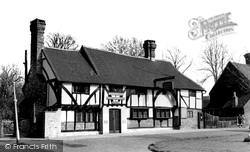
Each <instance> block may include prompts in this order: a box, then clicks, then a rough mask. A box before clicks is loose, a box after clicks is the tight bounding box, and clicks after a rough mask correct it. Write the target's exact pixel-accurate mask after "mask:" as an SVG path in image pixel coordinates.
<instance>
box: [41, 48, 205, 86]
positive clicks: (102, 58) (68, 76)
mask: <svg viewBox="0 0 250 152" xmlns="http://www.w3.org/2000/svg"><path fill="white" fill-rule="evenodd" d="M43 52H44V54H45V56H46V58H47V59H48V62H50V64H51V65H52V68H53V70H54V71H55V73H56V77H57V79H58V80H59V81H67V82H82V83H83V82H84V83H99V84H118V85H127V86H141V87H154V84H153V80H154V79H156V78H162V77H167V76H175V79H174V80H173V81H174V85H175V88H179V89H194V90H204V89H203V88H202V87H201V86H199V85H198V84H196V83H195V82H193V81H192V80H191V79H189V78H187V77H186V76H184V75H183V74H181V73H180V72H179V71H177V70H176V69H175V68H174V67H173V65H172V64H171V63H169V62H166V61H158V60H156V61H151V60H149V59H146V58H140V57H131V56H127V55H121V54H117V53H112V52H107V51H102V50H97V49H92V48H87V47H82V48H81V50H80V51H77V52H76V51H66V50H57V49H51V48H45V49H44V51H43ZM157 84H158V83H157ZM159 85H160V84H159Z"/></svg>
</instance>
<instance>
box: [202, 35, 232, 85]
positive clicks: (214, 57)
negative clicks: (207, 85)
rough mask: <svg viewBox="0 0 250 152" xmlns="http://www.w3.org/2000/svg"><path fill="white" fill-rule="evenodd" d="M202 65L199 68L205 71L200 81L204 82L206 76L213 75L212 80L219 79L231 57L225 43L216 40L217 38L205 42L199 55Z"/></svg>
mask: <svg viewBox="0 0 250 152" xmlns="http://www.w3.org/2000/svg"><path fill="white" fill-rule="evenodd" d="M201 59H202V63H203V65H202V66H203V67H202V68H200V70H202V71H204V72H205V73H206V75H205V77H204V79H203V80H201V83H204V82H205V81H206V80H207V79H208V78H210V77H213V79H214V82H215V83H216V81H217V80H218V79H219V76H220V75H221V73H222V71H223V69H224V68H225V66H226V64H227V62H228V61H229V60H231V59H232V57H231V55H229V52H228V49H227V45H225V44H223V43H222V42H218V40H217V39H215V40H213V41H210V42H208V43H207V46H206V48H205V49H204V51H203V54H202V56H201Z"/></svg>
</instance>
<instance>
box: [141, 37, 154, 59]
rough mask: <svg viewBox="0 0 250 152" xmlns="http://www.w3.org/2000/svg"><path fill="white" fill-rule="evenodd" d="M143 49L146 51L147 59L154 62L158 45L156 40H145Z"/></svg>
mask: <svg viewBox="0 0 250 152" xmlns="http://www.w3.org/2000/svg"><path fill="white" fill-rule="evenodd" d="M143 48H144V51H145V58H149V59H150V60H154V58H155V49H156V44H155V41H154V40H145V41H144V44H143Z"/></svg>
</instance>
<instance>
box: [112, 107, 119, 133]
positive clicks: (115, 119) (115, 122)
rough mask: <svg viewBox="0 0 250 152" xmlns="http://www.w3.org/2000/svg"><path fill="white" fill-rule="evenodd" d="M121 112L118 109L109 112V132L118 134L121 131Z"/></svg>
mask: <svg viewBox="0 0 250 152" xmlns="http://www.w3.org/2000/svg"><path fill="white" fill-rule="evenodd" d="M120 130H121V111H120V110H119V109H110V110H109V132H110V133H120V132H121V131H120Z"/></svg>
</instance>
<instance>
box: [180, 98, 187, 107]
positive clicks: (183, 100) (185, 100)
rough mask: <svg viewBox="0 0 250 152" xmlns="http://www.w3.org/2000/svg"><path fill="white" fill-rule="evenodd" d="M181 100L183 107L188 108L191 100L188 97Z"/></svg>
mask: <svg viewBox="0 0 250 152" xmlns="http://www.w3.org/2000/svg"><path fill="white" fill-rule="evenodd" d="M180 100H181V107H184V108H187V107H188V106H189V98H188V97H182V98H180Z"/></svg>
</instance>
